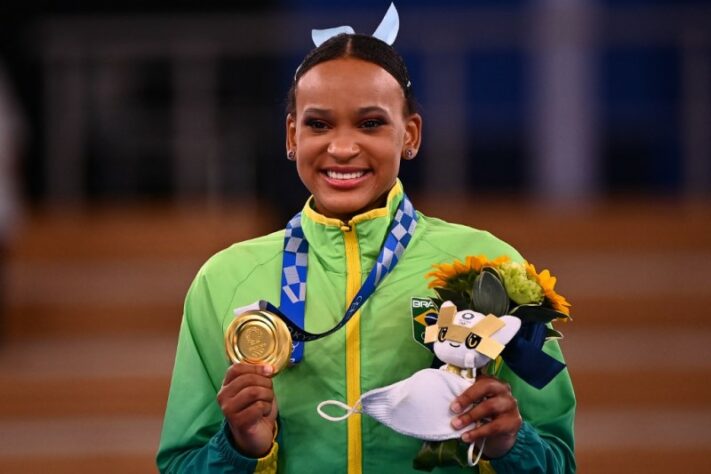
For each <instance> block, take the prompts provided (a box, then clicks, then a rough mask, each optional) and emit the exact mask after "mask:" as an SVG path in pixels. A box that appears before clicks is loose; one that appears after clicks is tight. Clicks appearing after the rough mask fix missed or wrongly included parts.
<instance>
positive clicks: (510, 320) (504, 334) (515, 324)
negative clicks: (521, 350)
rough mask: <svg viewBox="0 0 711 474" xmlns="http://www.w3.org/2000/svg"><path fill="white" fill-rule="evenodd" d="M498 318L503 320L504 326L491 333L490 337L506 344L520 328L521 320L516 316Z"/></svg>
mask: <svg viewBox="0 0 711 474" xmlns="http://www.w3.org/2000/svg"><path fill="white" fill-rule="evenodd" d="M499 319H500V320H501V321H503V322H504V324H505V326H504V327H502V328H501V329H499V330H498V331H496V332H495V333H494V334H492V335H491V337H492V338H494V339H495V340H496V341H499V342H500V343H501V344H503V345H506V344H508V343H509V341H511V339H513V337H514V336H515V335H516V333H517V332H518V330H519V329H521V320H520V319H518V318H517V317H516V316H501V317H500V318H499Z"/></svg>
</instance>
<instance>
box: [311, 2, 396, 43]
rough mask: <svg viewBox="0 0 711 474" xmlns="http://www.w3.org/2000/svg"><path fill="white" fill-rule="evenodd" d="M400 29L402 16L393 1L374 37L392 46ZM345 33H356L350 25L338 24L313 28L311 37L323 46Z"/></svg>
mask: <svg viewBox="0 0 711 474" xmlns="http://www.w3.org/2000/svg"><path fill="white" fill-rule="evenodd" d="M399 30H400V17H399V16H398V14H397V9H396V8H395V4H394V3H391V4H390V8H388V11H387V12H385V16H384V17H383V20H382V21H381V22H380V25H378V28H376V30H375V33H373V37H374V38H378V39H379V40H380V41H383V42H385V43H387V44H389V45H390V46H392V44H393V43H394V42H395V38H397V32H398V31H399ZM342 33H345V34H349V35H352V34H355V31H354V30H353V28H351V27H350V26H337V27H335V28H326V29H324V30H311V39H312V40H313V42H314V44H315V45H316V47H319V46H321V45H322V44H323V43H324V42H326V41H328V40H329V39H331V38H333V37H334V36H337V35H340V34H342Z"/></svg>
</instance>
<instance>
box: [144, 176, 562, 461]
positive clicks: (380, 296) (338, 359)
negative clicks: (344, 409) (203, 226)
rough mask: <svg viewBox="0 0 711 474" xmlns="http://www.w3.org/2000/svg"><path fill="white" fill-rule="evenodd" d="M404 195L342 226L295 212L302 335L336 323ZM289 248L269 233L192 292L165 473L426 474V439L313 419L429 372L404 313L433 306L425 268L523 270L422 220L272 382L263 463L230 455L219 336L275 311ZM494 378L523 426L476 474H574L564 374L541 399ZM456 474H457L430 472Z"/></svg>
mask: <svg viewBox="0 0 711 474" xmlns="http://www.w3.org/2000/svg"><path fill="white" fill-rule="evenodd" d="M402 192H403V191H402V186H401V185H400V183H399V182H398V183H397V184H396V185H395V187H394V188H393V190H392V191H391V192H390V194H389V196H388V202H387V206H386V207H385V208H381V209H375V210H372V211H369V212H367V213H365V214H361V215H358V216H356V217H354V218H353V219H352V220H351V221H350V222H348V223H347V224H344V223H342V222H341V221H339V220H336V219H330V218H327V217H324V216H322V215H320V214H318V213H316V212H315V211H314V210H313V209H312V208H311V206H310V203H307V205H306V206H305V208H304V212H303V213H302V224H303V228H304V232H305V235H306V238H307V239H308V241H309V260H308V262H309V268H308V288H307V304H306V322H305V326H306V327H305V329H306V330H308V331H311V332H322V331H325V330H327V329H330V328H331V327H332V326H334V325H335V324H336V323H338V322H339V321H340V319H341V318H342V316H343V314H344V312H345V309H346V306H347V305H348V304H349V303H350V300H351V298H352V297H353V296H354V295H355V294H356V292H357V291H358V289H359V288H360V285H361V283H362V282H363V281H364V280H365V278H366V277H367V275H368V272H370V269H371V268H372V267H373V265H374V264H375V261H376V258H377V256H378V253H379V250H380V247H381V245H382V243H383V241H384V239H385V236H386V234H387V231H388V228H389V223H390V221H391V218H392V215H393V213H394V211H395V209H396V208H397V205H398V204H399V201H400V199H401V198H402ZM283 235H284V233H283V231H281V232H275V233H273V234H270V235H267V236H264V237H260V238H257V239H253V240H249V241H245V242H241V243H238V244H235V245H233V246H231V247H229V248H228V249H226V250H223V251H222V252H219V253H218V254H216V255H215V256H213V257H212V258H210V259H209V260H208V261H207V263H205V265H204V266H203V267H202V268H201V269H200V271H199V273H198V274H197V276H196V278H195V280H194V282H193V284H192V286H191V287H190V290H189V292H188V295H187V298H186V301H185V312H184V316H183V321H182V325H181V329H180V336H179V342H178V350H177V355H176V360H175V368H174V372H173V379H172V383H171V387H170V395H169V398H168V405H167V409H166V414H165V420H164V425H163V432H162V436H161V442H160V449H159V452H158V458H157V461H158V467H159V469H160V471H161V472H171V473H172V472H190V473H218V472H219V473H251V472H274V471H275V470H278V472H280V473H282V472H284V473H316V472H319V473H321V472H322V473H348V474H355V473H359V472H364V473H405V472H420V471H413V469H412V459H413V458H414V456H415V455H416V454H417V451H418V449H419V447H420V445H421V441H420V440H417V439H413V438H408V437H406V436H403V435H400V434H398V433H396V432H395V431H392V430H391V429H389V428H387V427H386V426H384V425H382V424H379V423H378V422H376V421H375V420H373V419H372V418H370V417H368V416H365V415H353V416H351V417H350V418H348V420H347V421H344V422H340V423H333V422H330V421H326V420H324V419H322V418H321V417H320V416H319V415H318V414H317V412H316V406H317V405H318V403H320V402H321V401H324V400H329V399H335V400H342V401H346V402H347V403H348V404H349V405H351V406H352V405H353V404H354V403H355V402H356V400H357V399H358V397H359V396H360V395H361V393H364V392H366V391H368V390H372V389H374V388H379V387H383V386H385V385H389V384H391V383H394V382H397V381H399V380H402V379H405V378H407V377H409V376H410V375H412V374H413V373H414V372H416V371H417V370H420V369H423V368H427V367H430V365H431V363H432V358H433V354H432V353H431V352H430V351H428V350H427V349H426V348H425V347H423V346H422V345H421V344H419V343H418V342H416V341H415V340H414V337H413V324H418V323H413V319H412V316H411V308H410V302H411V298H412V297H427V296H433V292H432V290H430V289H428V288H427V283H428V281H427V279H426V278H425V274H426V273H427V272H428V271H430V270H431V267H432V265H433V264H436V263H444V262H451V261H452V260H453V259H461V260H463V259H464V257H466V256H467V255H482V254H483V255H486V256H487V257H489V258H494V257H497V256H500V255H508V256H509V257H511V258H512V259H513V260H517V261H520V260H522V259H521V256H520V255H519V254H518V253H517V252H516V251H515V250H514V249H513V248H512V247H511V246H509V245H507V244H506V243H504V242H502V241H500V240H498V239H497V238H495V237H493V236H492V235H491V234H489V233H488V232H484V231H480V230H475V229H472V228H469V227H465V226H461V225H456V224H450V223H446V222H443V221H441V220H438V219H433V218H430V217H426V216H424V215H422V214H419V220H418V225H417V229H416V231H415V235H414V236H413V238H412V241H411V242H410V245H409V246H408V248H407V250H406V251H405V253H404V255H403V257H402V259H401V261H400V262H399V263H398V265H397V266H396V267H395V269H394V271H393V272H392V273H390V274H389V275H388V276H387V277H386V278H385V279H384V280H383V281H382V282H381V283H380V285H379V286H378V288H377V290H376V292H375V293H374V294H373V295H372V296H371V297H370V299H369V300H368V301H367V302H366V304H365V305H364V306H363V307H362V308H361V310H360V311H359V313H357V314H356V315H355V316H354V317H353V318H352V319H351V321H349V323H348V324H347V325H346V327H345V328H343V329H341V330H340V331H338V332H336V333H334V334H332V335H331V336H328V337H326V338H323V339H320V340H318V341H313V342H309V343H307V344H306V346H305V352H304V360H303V361H302V362H301V363H300V364H298V365H297V366H295V367H291V368H288V369H286V370H285V371H284V372H281V373H279V375H277V376H276V377H275V378H274V390H275V393H276V398H277V400H278V406H279V422H278V431H279V433H278V436H277V441H276V442H275V444H274V447H273V448H272V450H271V452H270V453H269V454H267V455H266V456H265V457H264V458H261V459H252V458H246V457H244V456H242V455H240V453H238V452H237V451H236V450H235V448H234V447H233V445H232V441H231V437H230V436H231V435H230V434H229V429H228V428H227V426H226V423H225V421H224V417H223V415H222V412H221V411H220V408H219V406H218V404H217V401H216V395H217V392H218V391H219V389H220V387H221V385H222V380H223V378H224V375H225V372H226V370H227V368H228V364H229V362H228V359H227V357H226V355H225V347H224V336H223V335H224V333H225V330H226V328H227V326H228V325H229V323H230V321H231V320H232V318H233V317H234V316H233V310H234V309H235V308H238V307H241V306H246V305H248V304H251V303H253V302H254V301H256V300H258V299H266V300H269V301H271V302H273V303H275V304H278V302H279V295H280V279H281V263H282V245H283ZM545 350H546V351H547V352H548V353H549V354H551V355H553V356H554V357H556V358H558V359H560V360H562V355H561V352H560V348H559V346H558V345H557V343H555V342H549V343H546V347H545ZM498 376H499V377H500V378H502V379H504V380H506V381H507V382H508V383H509V384H510V385H511V388H512V392H513V395H514V397H516V399H517V400H518V404H519V410H520V412H521V415H522V417H523V419H524V423H523V426H522V428H521V430H520V432H519V434H518V439H517V441H516V444H515V445H514V447H513V448H512V449H511V451H509V453H508V454H506V455H505V456H503V457H502V458H499V459H494V460H491V462H490V463H486V462H484V463H483V465H482V468H481V471H482V472H492V471H493V470H495V472H497V473H500V474H504V473H514V472H516V473H523V472H540V473H569V472H574V471H575V459H574V454H573V419H574V415H575V397H574V394H573V388H572V385H571V381H570V377H569V375H568V371H567V369H566V370H564V371H563V372H561V373H560V374H559V375H558V376H557V377H556V378H555V379H554V380H553V381H552V382H551V383H550V384H549V385H548V386H546V387H545V388H543V389H542V390H538V389H536V388H533V387H531V386H529V385H528V384H526V383H525V382H523V381H522V380H521V379H519V378H518V377H517V376H516V375H515V374H514V373H513V372H511V371H510V370H509V369H508V368H507V367H506V365H505V364H504V365H503V366H502V368H501V370H500V372H499V374H498ZM450 471H458V472H461V470H458V469H455V468H447V469H444V468H439V469H435V472H450ZM472 471H476V468H474V469H472Z"/></svg>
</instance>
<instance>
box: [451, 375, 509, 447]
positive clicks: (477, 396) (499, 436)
mask: <svg viewBox="0 0 711 474" xmlns="http://www.w3.org/2000/svg"><path fill="white" fill-rule="evenodd" d="M470 405H472V407H471V408H470V409H469V411H466V412H464V413H462V411H463V410H464V409H465V408H466V407H468V406H470ZM451 410H452V412H453V413H456V414H458V416H456V417H454V418H453V419H452V426H454V428H455V429H459V428H461V427H463V426H467V425H470V424H472V423H475V422H480V423H479V425H478V426H477V427H476V428H474V429H473V430H469V431H466V432H465V433H464V434H463V435H462V441H464V442H465V443H473V442H475V441H476V442H477V444H478V445H480V444H481V441H482V440H483V439H484V438H486V444H485V445H484V456H486V457H487V458H490V459H491V458H498V457H501V456H503V455H504V454H506V453H507V452H509V450H510V449H511V448H512V447H513V445H514V443H515V442H516V436H517V434H518V430H519V429H520V428H521V423H522V422H523V420H522V419H521V414H520V413H519V412H518V403H517V402H516V399H515V398H514V397H513V395H512V394H511V386H510V385H509V384H507V383H504V382H502V381H500V380H499V379H497V378H495V377H491V376H488V375H479V376H477V379H476V382H474V383H473V384H472V386H471V387H469V388H468V389H466V390H465V391H464V393H462V394H461V395H460V396H458V397H457V398H455V399H454V402H453V403H452V406H451Z"/></svg>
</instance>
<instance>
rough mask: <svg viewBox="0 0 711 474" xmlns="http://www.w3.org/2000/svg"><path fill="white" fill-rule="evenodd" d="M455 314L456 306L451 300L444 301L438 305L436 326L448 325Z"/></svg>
mask: <svg viewBox="0 0 711 474" xmlns="http://www.w3.org/2000/svg"><path fill="white" fill-rule="evenodd" d="M455 314H457V307H456V306H455V305H454V303H452V302H451V301H445V302H444V303H442V306H440V307H439V314H438V315H437V326H440V327H442V326H449V325H450V324H452V319H454V315H455Z"/></svg>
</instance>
